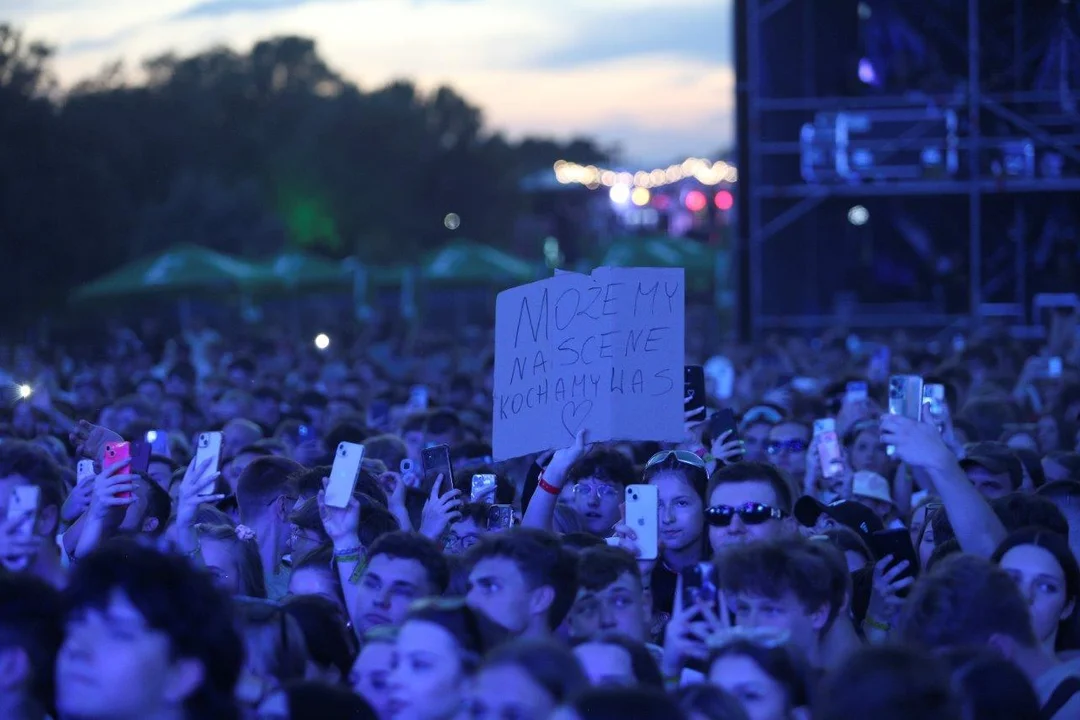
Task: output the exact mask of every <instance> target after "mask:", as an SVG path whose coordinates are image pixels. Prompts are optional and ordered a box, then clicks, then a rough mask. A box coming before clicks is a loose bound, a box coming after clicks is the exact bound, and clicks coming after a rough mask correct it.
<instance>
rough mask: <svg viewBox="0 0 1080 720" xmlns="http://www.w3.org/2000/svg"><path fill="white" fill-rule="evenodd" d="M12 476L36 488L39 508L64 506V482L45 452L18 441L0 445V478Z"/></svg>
mask: <svg viewBox="0 0 1080 720" xmlns="http://www.w3.org/2000/svg"><path fill="white" fill-rule="evenodd" d="M13 475H18V476H19V477H21V478H23V479H24V480H26V482H27V483H28V484H30V485H34V486H35V487H37V488H40V491H41V507H42V508H46V507H56V508H58V509H59V507H60V506H61V505H62V504H63V502H64V481H63V476H62V474H61V472H60V466H59V465H57V464H56V462H55V461H54V460H53V459H52V456H51V455H49V453H48V451H47V450H45V448H43V447H40V446H38V445H35V444H33V443H29V442H24V441H22V440H5V441H4V442H2V443H0V477H2V478H8V477H11V476H13Z"/></svg>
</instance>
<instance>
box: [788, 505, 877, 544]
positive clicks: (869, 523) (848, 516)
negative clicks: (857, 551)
mask: <svg viewBox="0 0 1080 720" xmlns="http://www.w3.org/2000/svg"><path fill="white" fill-rule="evenodd" d="M793 514H794V515H795V519H796V520H798V521H799V523H800V524H802V525H805V526H806V527H813V526H814V524H815V523H816V522H817V520H818V518H819V517H820V516H821V515H828V516H829V517H831V518H832V519H833V520H835V521H836V522H838V523H840V524H841V525H843V526H845V527H847V528H850V529H852V530H854V531H855V532H856V533H858V534H859V537H861V538H862V539H863V540H864V541H865V542H866V543H867V544H868V545H869V544H870V536H871V535H873V534H874V533H876V532H881V531H882V530H884V529H885V526H884V525H883V524H882V522H881V518H879V517H878V516H877V514H876V513H875V512H874V511H873V510H871V509H870V508H868V507H866V506H865V505H863V504H862V503H858V502H855V501H854V500H837V501H836V502H833V503H829V504H828V505H826V504H825V503H823V502H821V501H820V500H818V499H817V498H813V497H810V496H809V495H804V496H802V497H801V498H799V500H798V502H796V503H795V512H794V513H793Z"/></svg>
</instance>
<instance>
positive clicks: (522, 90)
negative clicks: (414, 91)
mask: <svg viewBox="0 0 1080 720" xmlns="http://www.w3.org/2000/svg"><path fill="white" fill-rule="evenodd" d="M731 20H732V18H731V0H547V1H546V2H545V1H544V0H539V1H537V0H532V1H527V0H0V21H8V22H13V23H14V24H15V25H16V26H17V27H19V28H20V29H22V30H23V31H24V32H25V33H26V35H27V36H28V37H30V38H32V39H40V40H44V41H46V42H48V43H50V44H52V45H54V46H56V47H57V48H58V57H57V61H56V64H55V67H56V69H57V71H58V73H59V75H60V79H61V82H62V83H64V84H65V85H69V84H71V83H73V82H75V81H77V80H79V79H80V78H82V77H85V76H87V75H91V74H93V73H94V72H96V71H97V70H98V69H99V68H100V67H101V66H102V65H103V64H105V63H106V62H109V61H113V60H117V59H123V60H124V61H125V63H126V64H127V66H128V68H129V69H130V70H133V71H134V70H135V69H137V67H138V63H139V61H140V60H142V59H144V58H146V57H148V56H152V55H156V54H160V53H162V52H164V51H168V50H173V51H176V52H179V53H191V52H196V51H199V50H202V49H205V48H207V47H210V46H212V45H219V44H226V45H228V46H230V47H232V48H234V49H237V50H246V49H248V48H250V46H251V45H252V44H253V43H254V42H255V41H256V40H259V39H263V38H266V37H270V36H273V35H282V34H296V35H303V36H307V37H311V38H314V39H315V40H316V41H317V42H318V46H319V49H320V52H321V54H322V55H323V57H325V58H326V59H327V61H328V62H329V63H330V65H331V66H332V67H334V68H335V69H336V70H338V71H339V72H341V73H342V74H343V75H345V76H346V77H348V78H349V79H350V80H352V81H354V82H356V83H358V84H359V85H360V87H362V88H366V89H371V88H375V87H378V86H380V85H383V84H385V83H386V82H387V81H389V80H392V79H396V78H408V79H411V80H413V81H415V82H416V83H417V84H418V85H419V86H420V87H421V88H423V89H425V90H427V89H431V88H433V87H436V86H438V85H440V84H447V85H450V86H452V87H453V88H455V89H456V90H457V91H458V92H460V93H462V94H463V95H464V96H465V97H466V98H468V99H469V100H470V101H471V102H472V103H474V104H475V105H478V106H479V107H481V108H482V109H483V110H484V113H485V117H486V119H487V121H488V123H489V125H491V126H493V127H495V128H498V129H500V130H504V131H506V132H507V133H508V134H509V135H511V136H512V137H519V136H521V135H523V134H526V133H530V134H541V135H549V136H550V135H554V136H557V137H560V138H565V137H569V136H571V135H573V134H586V135H591V136H593V137H596V138H597V139H599V140H600V141H601V142H602V143H605V144H608V143H619V144H620V145H621V146H622V147H623V149H624V155H625V157H626V160H627V164H628V165H631V166H652V165H661V164H663V165H666V164H668V163H669V162H672V161H676V160H682V159H683V158H684V157H686V156H690V155H697V156H709V155H712V154H714V153H715V152H716V151H717V150H718V149H720V148H722V147H727V146H728V145H730V143H731V141H732V137H733V127H734V116H733V113H732V105H733V100H734V96H733V87H734V76H733V72H732V68H731V57H732V39H731Z"/></svg>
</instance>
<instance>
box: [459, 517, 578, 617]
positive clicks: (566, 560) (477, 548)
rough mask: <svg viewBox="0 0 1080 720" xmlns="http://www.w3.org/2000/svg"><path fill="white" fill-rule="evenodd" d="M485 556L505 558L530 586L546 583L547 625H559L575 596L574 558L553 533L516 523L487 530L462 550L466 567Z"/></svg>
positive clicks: (532, 587)
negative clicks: (548, 599) (548, 590)
mask: <svg viewBox="0 0 1080 720" xmlns="http://www.w3.org/2000/svg"><path fill="white" fill-rule="evenodd" d="M486 558H506V559H508V560H510V561H511V562H513V563H514V565H515V566H516V567H517V569H518V572H520V573H521V575H522V577H524V578H525V581H526V582H527V583H528V584H529V587H530V588H531V589H533V590H535V589H536V588H540V587H550V588H551V589H552V590H553V591H554V593H555V599H554V600H553V601H552V602H551V607H550V608H548V618H547V620H548V627H549V628H550V629H552V630H554V629H555V628H557V627H559V625H560V624H561V623H562V621H563V620H564V619H565V618H566V614H567V613H568V612H570V608H571V606H573V604H574V599H575V598H576V597H577V558H576V557H575V555H574V554H573V553H571V552H569V551H568V550H566V549H565V548H563V546H562V543H560V542H559V539H558V537H556V536H555V534H554V533H550V532H546V531H544V530H536V529H533V528H523V527H517V528H512V529H510V530H507V531H506V532H500V533H491V534H488V535H485V536H484V537H483V539H481V541H480V542H479V543H477V544H476V545H474V546H473V547H472V548H470V549H469V552H468V553H467V554H466V561H467V563H468V565H469V567H470V568H472V567H475V566H476V563H478V562H479V561H481V560H484V559H486Z"/></svg>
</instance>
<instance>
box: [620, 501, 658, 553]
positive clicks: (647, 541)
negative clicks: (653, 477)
mask: <svg viewBox="0 0 1080 720" xmlns="http://www.w3.org/2000/svg"><path fill="white" fill-rule="evenodd" d="M626 524H627V526H629V528H630V529H631V530H633V531H634V533H635V534H636V535H637V546H638V550H640V554H639V555H638V559H639V560H655V559H656V557H657V554H658V553H659V550H660V533H659V525H660V500H659V496H658V495H657V491H656V487H655V486H654V485H627V486H626Z"/></svg>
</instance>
